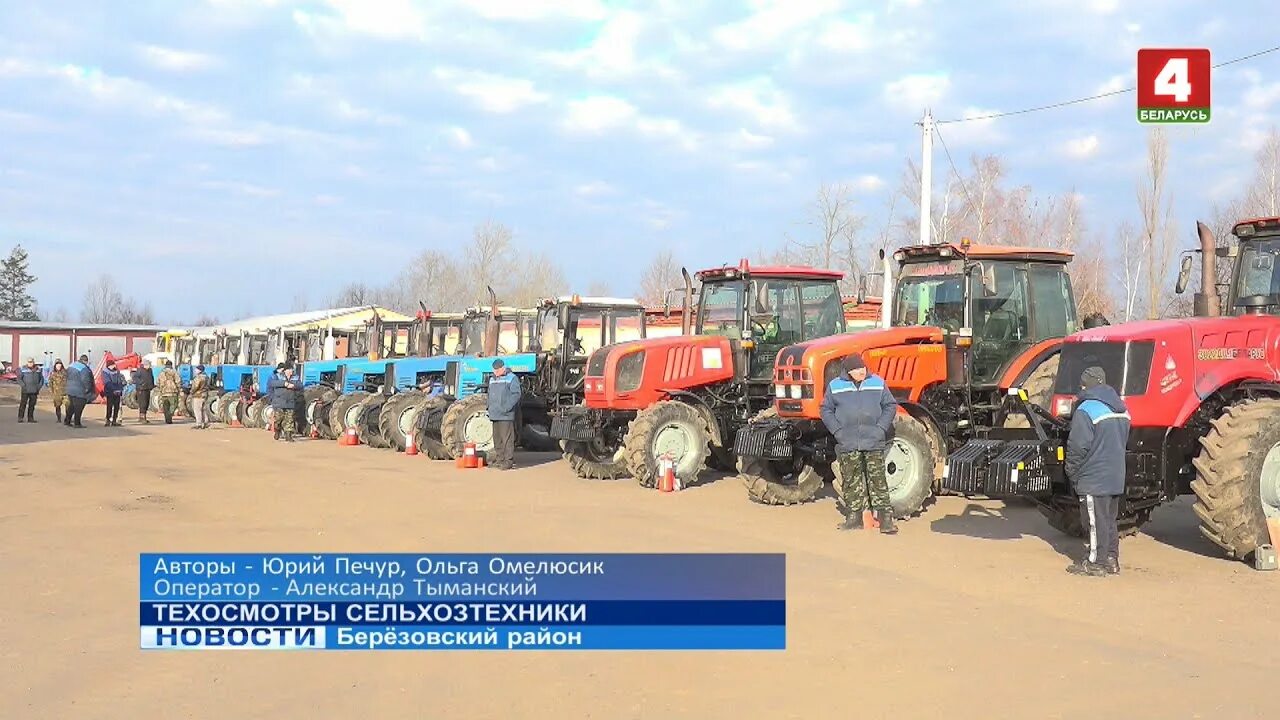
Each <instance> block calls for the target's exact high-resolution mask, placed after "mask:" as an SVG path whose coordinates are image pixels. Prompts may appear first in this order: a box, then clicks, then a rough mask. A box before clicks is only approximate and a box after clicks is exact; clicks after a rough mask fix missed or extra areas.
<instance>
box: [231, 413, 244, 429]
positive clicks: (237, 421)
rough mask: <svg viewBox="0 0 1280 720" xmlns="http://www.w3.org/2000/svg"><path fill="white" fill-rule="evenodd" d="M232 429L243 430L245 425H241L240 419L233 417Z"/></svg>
mask: <svg viewBox="0 0 1280 720" xmlns="http://www.w3.org/2000/svg"><path fill="white" fill-rule="evenodd" d="M231 427H233V428H242V427H244V425H241V424H240V418H238V417H235V416H234V415H233V416H232V417H231Z"/></svg>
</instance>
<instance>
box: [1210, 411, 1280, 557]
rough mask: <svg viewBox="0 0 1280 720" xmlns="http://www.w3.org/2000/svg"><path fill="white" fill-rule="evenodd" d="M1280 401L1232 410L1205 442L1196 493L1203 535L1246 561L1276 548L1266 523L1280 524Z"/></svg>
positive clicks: (1213, 425) (1212, 426)
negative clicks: (1265, 547)
mask: <svg viewBox="0 0 1280 720" xmlns="http://www.w3.org/2000/svg"><path fill="white" fill-rule="evenodd" d="M1277 417H1280V400H1277V399H1272V398H1267V399H1262V400H1248V401H1245V402H1242V403H1238V404H1236V405H1232V406H1230V407H1228V408H1227V409H1226V411H1225V412H1224V413H1223V414H1222V415H1220V416H1218V418H1216V419H1215V420H1214V421H1213V422H1212V423H1211V424H1210V428H1209V432H1208V433H1207V434H1205V436H1204V437H1203V438H1201V439H1200V454H1199V455H1197V456H1196V458H1195V460H1193V461H1192V464H1193V465H1195V469H1196V479H1195V480H1192V481H1191V490H1192V491H1193V492H1195V494H1196V504H1195V506H1194V509H1195V513H1196V515H1197V516H1198V517H1199V518H1200V532H1202V533H1204V536H1205V537H1207V538H1209V540H1211V541H1213V543H1214V544H1215V545H1217V546H1218V547H1220V548H1222V549H1223V550H1226V551H1227V555H1228V556H1230V557H1233V558H1236V559H1239V560H1245V559H1247V558H1248V557H1250V556H1252V555H1253V552H1254V550H1256V549H1257V548H1258V546H1260V545H1263V544H1266V543H1269V542H1271V540H1270V534H1269V533H1268V530H1267V520H1268V519H1269V518H1271V519H1280V423H1277V422H1276V418H1277Z"/></svg>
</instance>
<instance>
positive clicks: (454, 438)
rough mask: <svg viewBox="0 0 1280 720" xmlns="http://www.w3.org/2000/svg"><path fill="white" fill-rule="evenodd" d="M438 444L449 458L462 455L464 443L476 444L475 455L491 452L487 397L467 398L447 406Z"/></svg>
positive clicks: (482, 394) (491, 438) (490, 426)
mask: <svg viewBox="0 0 1280 720" xmlns="http://www.w3.org/2000/svg"><path fill="white" fill-rule="evenodd" d="M440 442H442V443H444V446H445V447H446V448H449V451H450V457H455V458H456V457H458V456H460V455H462V449H463V447H464V446H466V444H467V443H475V445H476V452H479V453H485V452H490V451H492V450H493V421H492V420H490V419H489V396H488V395H487V394H486V393H476V394H474V395H468V396H467V397H465V398H463V399H462V400H459V401H457V402H455V403H453V404H452V405H450V406H449V409H448V410H447V411H446V412H445V414H444V420H442V421H441V423H440Z"/></svg>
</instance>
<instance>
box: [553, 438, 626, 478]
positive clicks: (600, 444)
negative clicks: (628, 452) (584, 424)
mask: <svg viewBox="0 0 1280 720" xmlns="http://www.w3.org/2000/svg"><path fill="white" fill-rule="evenodd" d="M563 450H564V460H565V462H567V463H569V467H570V468H571V469H572V470H573V472H574V474H575V475H577V476H578V477H580V478H586V479H588V480H614V479H616V478H624V477H626V476H627V474H628V473H627V465H626V463H625V462H623V455H624V451H623V449H622V448H621V447H610V446H609V445H608V443H606V442H605V440H604V439H603V438H600V437H596V438H594V439H592V440H590V441H580V440H566V441H564V443H563Z"/></svg>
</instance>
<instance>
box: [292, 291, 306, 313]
mask: <svg viewBox="0 0 1280 720" xmlns="http://www.w3.org/2000/svg"><path fill="white" fill-rule="evenodd" d="M306 309H307V296H306V295H305V294H303V293H294V295H293V302H292V303H290V304H289V312H303V311H305V310H306Z"/></svg>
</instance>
